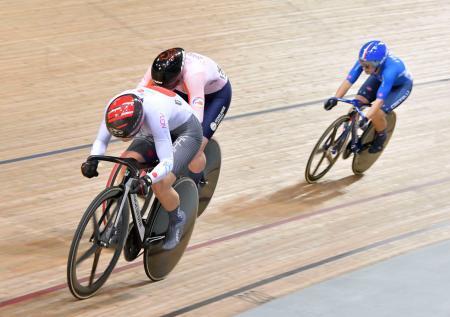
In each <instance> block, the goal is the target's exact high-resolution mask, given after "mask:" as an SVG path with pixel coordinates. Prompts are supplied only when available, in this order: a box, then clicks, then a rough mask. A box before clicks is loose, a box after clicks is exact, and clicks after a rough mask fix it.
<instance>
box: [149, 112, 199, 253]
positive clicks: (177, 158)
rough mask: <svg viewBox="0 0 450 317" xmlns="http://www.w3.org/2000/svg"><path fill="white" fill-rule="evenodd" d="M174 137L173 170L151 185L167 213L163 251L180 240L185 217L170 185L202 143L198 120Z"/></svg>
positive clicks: (181, 129) (176, 131) (171, 247)
mask: <svg viewBox="0 0 450 317" xmlns="http://www.w3.org/2000/svg"><path fill="white" fill-rule="evenodd" d="M172 135H174V136H175V138H174V142H173V168H172V172H170V173H169V175H168V176H166V177H165V178H164V179H163V180H161V181H160V182H158V183H156V184H153V185H152V189H153V191H154V193H155V195H156V196H157V197H158V199H159V201H160V202H161V204H162V206H163V207H164V209H165V210H167V211H168V212H169V229H168V231H167V235H166V240H165V242H164V245H163V248H164V249H167V250H169V249H173V248H174V247H175V246H176V245H177V244H178V243H179V242H180V239H181V235H182V233H183V227H184V224H185V223H186V215H185V213H184V211H183V210H181V209H180V197H179V196H178V193H177V192H176V191H175V190H174V189H173V187H172V185H173V183H174V182H175V180H176V178H177V177H178V176H180V175H181V174H182V172H183V171H184V170H185V169H186V167H187V166H188V164H189V163H190V162H191V161H192V159H193V158H194V156H195V154H196V153H197V152H198V150H199V149H200V145H201V142H202V128H201V125H200V123H199V122H198V120H197V119H196V118H195V117H194V116H192V117H191V119H190V120H189V121H187V122H186V123H185V124H183V125H182V126H181V127H178V128H177V129H175V130H174V131H173V132H172Z"/></svg>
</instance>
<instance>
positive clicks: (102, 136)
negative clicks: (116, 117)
mask: <svg viewBox="0 0 450 317" xmlns="http://www.w3.org/2000/svg"><path fill="white" fill-rule="evenodd" d="M109 140H111V134H110V133H109V131H108V129H107V128H106V123H105V119H103V121H102V124H101V125H100V128H99V129H98V133H97V137H96V139H95V141H94V144H92V148H91V155H103V154H105V152H106V148H107V147H108V143H109Z"/></svg>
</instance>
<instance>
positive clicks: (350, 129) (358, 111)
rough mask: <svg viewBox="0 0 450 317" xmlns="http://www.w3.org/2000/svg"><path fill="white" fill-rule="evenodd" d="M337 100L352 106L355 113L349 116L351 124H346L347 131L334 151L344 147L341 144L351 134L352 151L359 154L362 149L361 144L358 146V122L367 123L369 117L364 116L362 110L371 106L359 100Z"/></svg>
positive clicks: (341, 136)
mask: <svg viewBox="0 0 450 317" xmlns="http://www.w3.org/2000/svg"><path fill="white" fill-rule="evenodd" d="M336 100H338V101H341V102H345V103H348V104H350V105H352V107H353V111H352V112H350V114H349V116H350V123H349V124H348V123H346V124H345V130H344V132H343V133H342V134H341V135H340V136H339V140H338V142H336V146H335V149H334V150H335V151H336V149H340V148H341V146H342V144H341V142H344V141H345V140H346V139H347V136H348V134H349V133H351V141H350V142H351V143H350V144H351V145H350V150H351V151H352V152H353V153H355V154H356V153H359V152H360V151H361V150H362V147H361V145H360V144H358V140H359V137H358V126H357V125H356V123H357V122H358V119H359V118H362V120H366V121H367V117H366V116H365V115H364V113H363V111H362V109H363V108H364V107H370V106H371V104H362V103H361V101H359V100H357V99H345V98H336Z"/></svg>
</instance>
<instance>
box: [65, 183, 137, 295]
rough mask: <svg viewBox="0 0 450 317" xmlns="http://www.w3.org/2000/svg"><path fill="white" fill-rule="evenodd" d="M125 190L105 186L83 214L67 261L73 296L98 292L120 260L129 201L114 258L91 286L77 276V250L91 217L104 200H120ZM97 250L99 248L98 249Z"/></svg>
mask: <svg viewBox="0 0 450 317" xmlns="http://www.w3.org/2000/svg"><path fill="white" fill-rule="evenodd" d="M123 191H124V190H123V188H122V187H116V186H114V187H109V188H105V189H104V190H103V191H102V192H101V193H100V194H98V195H97V197H96V198H95V199H94V200H93V201H92V202H91V204H90V205H89V207H88V208H87V209H86V211H85V213H84V214H83V216H82V218H81V220H80V222H79V224H78V227H77V229H76V231H75V234H74V237H73V239H72V244H71V246H70V251H69V256H68V261H67V284H68V287H69V290H70V292H71V293H72V294H73V296H75V297H76V298H78V299H86V298H89V297H91V296H93V295H94V294H95V293H97V292H98V290H99V289H100V288H101V287H102V286H103V284H104V283H105V282H106V280H107V279H108V277H109V276H110V274H111V273H112V271H113V269H114V267H115V265H116V264H117V261H118V260H119V257H120V254H121V252H122V248H123V245H124V243H125V238H126V233H127V227H128V221H129V216H130V215H129V210H128V208H129V207H128V202H127V201H126V202H125V205H124V208H125V209H124V210H123V212H122V218H121V220H119V221H121V223H120V227H119V230H120V233H119V235H118V242H117V245H116V247H115V251H114V254H113V256H112V259H111V261H110V262H109V264H108V265H107V267H106V269H105V270H104V272H103V273H102V274H101V275H100V276H99V277H98V278H97V280H96V281H95V282H94V283H92V284H91V285H89V286H83V285H81V282H83V281H84V280H86V278H81V279H78V278H77V271H76V266H77V258H78V257H77V251H78V248H79V245H80V241H81V238H82V237H83V233H84V232H85V229H86V227H87V226H88V224H89V223H90V221H91V218H92V217H93V216H94V214H95V212H96V211H97V210H98V208H103V207H102V206H103V203H104V202H107V201H109V200H111V199H116V200H118V201H120V199H121V197H122V196H123ZM104 212H105V211H103V213H104ZM94 219H95V218H94ZM97 222H99V223H102V222H103V220H100V221H97ZM94 230H95V229H94ZM93 246H94V245H93ZM98 248H102V247H100V246H99V247H98ZM96 250H98V249H96ZM100 252H101V251H100ZM100 252H99V253H100ZM87 253H88V252H86V253H85V254H87ZM94 265H95V264H94ZM91 274H92V273H91ZM97 275H98V274H96V275H94V277H93V278H95V277H96V276H97ZM91 278H92V276H91ZM90 283H91V282H90Z"/></svg>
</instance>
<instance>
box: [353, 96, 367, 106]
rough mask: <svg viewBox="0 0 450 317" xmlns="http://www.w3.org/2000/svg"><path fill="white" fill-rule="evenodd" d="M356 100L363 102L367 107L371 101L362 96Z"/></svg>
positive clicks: (356, 97)
mask: <svg viewBox="0 0 450 317" xmlns="http://www.w3.org/2000/svg"><path fill="white" fill-rule="evenodd" d="M355 99H357V100H359V101H361V102H362V103H363V104H365V105H367V104H368V103H369V100H368V99H367V98H366V97H364V96H361V95H356V96H355Z"/></svg>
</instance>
